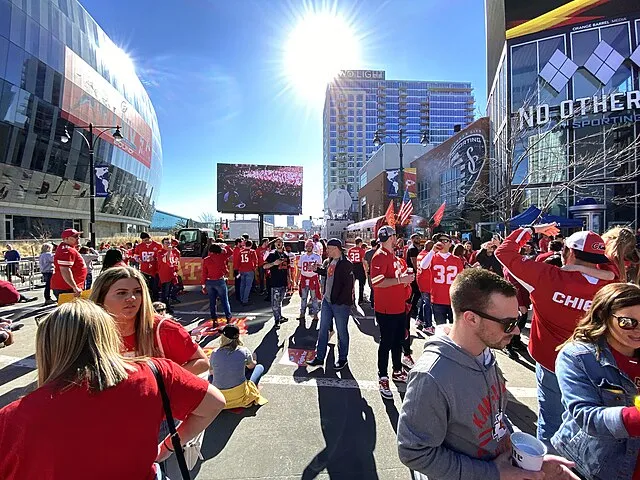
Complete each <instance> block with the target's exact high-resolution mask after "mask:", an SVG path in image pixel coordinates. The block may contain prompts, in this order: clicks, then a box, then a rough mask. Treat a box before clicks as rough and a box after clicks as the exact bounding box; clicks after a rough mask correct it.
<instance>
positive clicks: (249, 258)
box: [238, 247, 258, 272]
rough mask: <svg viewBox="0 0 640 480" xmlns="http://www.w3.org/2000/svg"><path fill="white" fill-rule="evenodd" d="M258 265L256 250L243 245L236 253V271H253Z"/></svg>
mask: <svg viewBox="0 0 640 480" xmlns="http://www.w3.org/2000/svg"><path fill="white" fill-rule="evenodd" d="M257 266H258V257H257V256H256V251H255V250H252V249H250V248H246V247H243V248H242V249H241V250H240V252H239V253H238V271H239V272H253V271H254V270H255V269H256V267H257Z"/></svg>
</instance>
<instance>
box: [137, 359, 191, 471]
mask: <svg viewBox="0 0 640 480" xmlns="http://www.w3.org/2000/svg"><path fill="white" fill-rule="evenodd" d="M147 365H149V368H150V369H151V371H152V372H153V376H154V377H156V383H157V384H158V390H160V395H161V396H162V407H163V408H164V415H165V417H167V423H168V424H169V433H171V443H172V445H173V450H174V453H175V455H176V459H177V460H178V466H179V467H180V473H182V479H183V480H191V475H190V474H189V469H188V468H187V462H186V461H185V459H184V450H183V449H182V443H181V442H180V435H178V432H177V431H176V422H175V421H174V419H173V414H172V413H171V404H170V403H169V396H168V395H167V391H166V389H165V388H164V380H163V379H162V375H160V372H159V371H158V367H157V366H156V364H155V363H153V361H152V360H149V361H148V362H147Z"/></svg>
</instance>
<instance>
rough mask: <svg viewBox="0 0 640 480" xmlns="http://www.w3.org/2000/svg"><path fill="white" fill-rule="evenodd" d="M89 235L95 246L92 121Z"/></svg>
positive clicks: (91, 130)
mask: <svg viewBox="0 0 640 480" xmlns="http://www.w3.org/2000/svg"><path fill="white" fill-rule="evenodd" d="M88 140H89V209H90V217H89V235H90V237H91V246H92V247H93V248H96V187H95V179H94V176H95V174H96V172H95V170H96V169H95V165H94V163H93V161H94V158H93V146H94V145H93V123H90V124H89V139H88Z"/></svg>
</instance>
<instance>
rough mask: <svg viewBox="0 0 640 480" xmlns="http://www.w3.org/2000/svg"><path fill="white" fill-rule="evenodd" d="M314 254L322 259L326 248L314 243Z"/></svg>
mask: <svg viewBox="0 0 640 480" xmlns="http://www.w3.org/2000/svg"><path fill="white" fill-rule="evenodd" d="M313 253H315V254H316V255H320V256H321V257H322V254H323V253H324V247H323V246H322V243H320V242H313Z"/></svg>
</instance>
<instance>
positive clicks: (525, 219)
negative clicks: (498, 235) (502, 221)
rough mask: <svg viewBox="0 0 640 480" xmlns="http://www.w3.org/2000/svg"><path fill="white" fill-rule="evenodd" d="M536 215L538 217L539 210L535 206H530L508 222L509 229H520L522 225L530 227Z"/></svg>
mask: <svg viewBox="0 0 640 480" xmlns="http://www.w3.org/2000/svg"><path fill="white" fill-rule="evenodd" d="M538 215H540V209H539V208H538V207H536V206H535V205H531V206H530V207H529V208H527V209H526V210H525V211H524V212H522V213H519V214H518V215H516V216H515V217H513V218H512V219H511V220H509V227H511V228H517V227H521V226H522V225H530V224H532V223H533V222H534V221H535V219H536V218H538Z"/></svg>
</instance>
